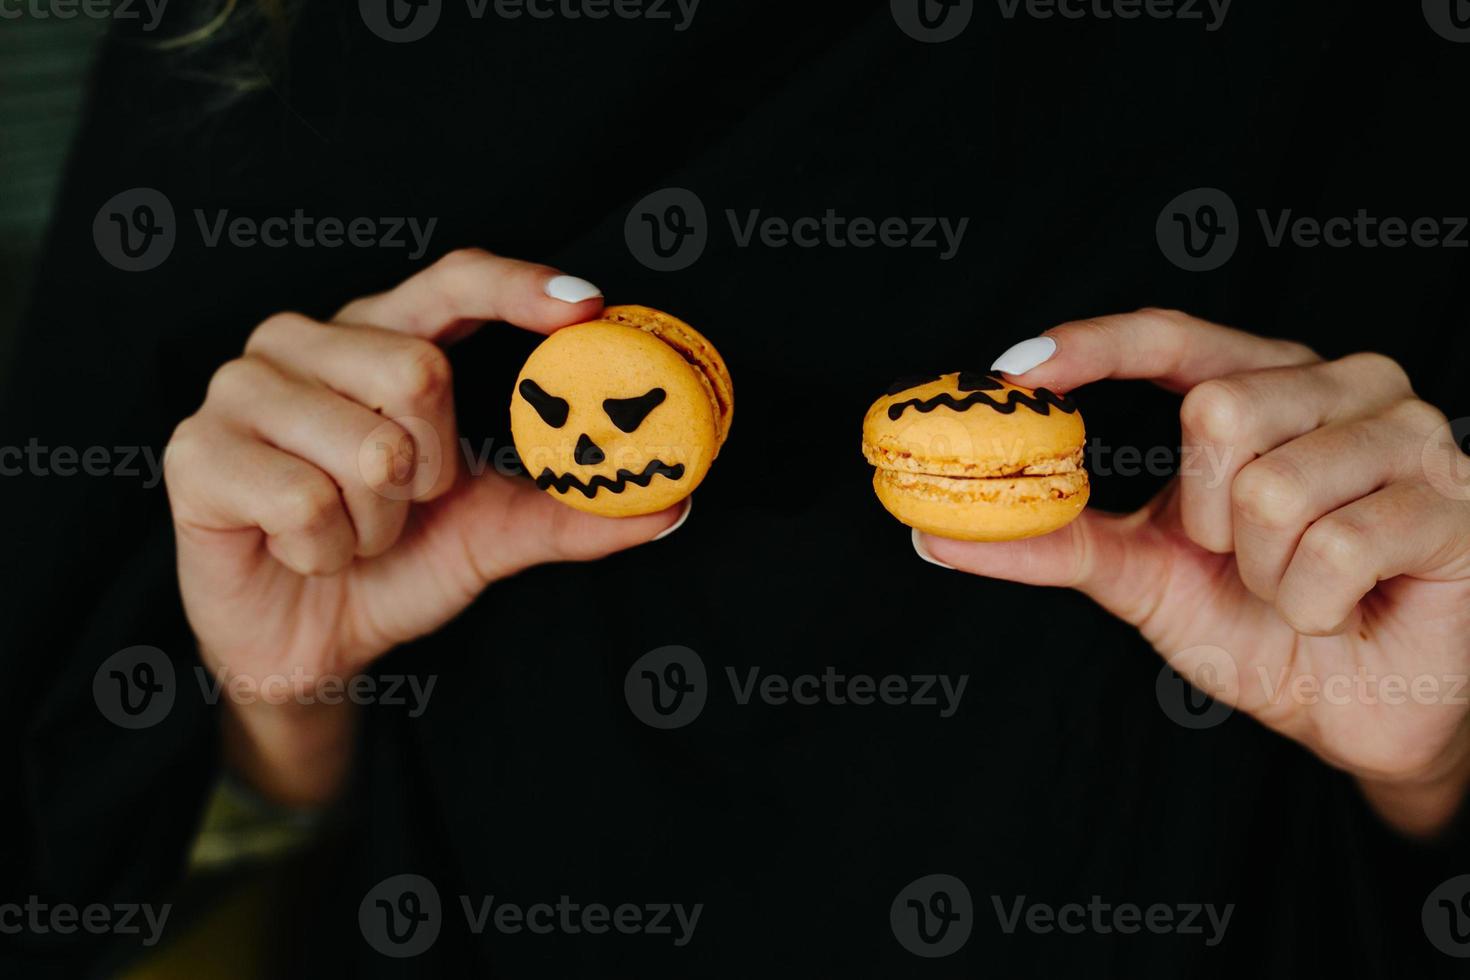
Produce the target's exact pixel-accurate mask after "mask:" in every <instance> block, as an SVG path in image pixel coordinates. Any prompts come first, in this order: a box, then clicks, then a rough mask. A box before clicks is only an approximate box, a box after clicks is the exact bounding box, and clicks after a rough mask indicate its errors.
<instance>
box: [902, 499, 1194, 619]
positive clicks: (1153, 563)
mask: <svg viewBox="0 0 1470 980" xmlns="http://www.w3.org/2000/svg"><path fill="white" fill-rule="evenodd" d="M914 542H915V546H916V547H918V548H920V549H921V550H920V554H921V555H922V554H924V553H925V552H927V553H928V555H929V556H931V557H932V558H934V559H937V560H938V561H940V562H942V563H943V564H946V565H949V566H950V567H952V568H956V569H959V570H961V571H966V572H971V573H973V574H975V575H984V576H986V577H987V578H998V579H1005V580H1007V581H1011V582H1022V583H1024V584H1027V585H1052V586H1062V587H1065V588H1071V589H1078V590H1079V591H1081V592H1084V593H1086V594H1087V595H1089V596H1091V597H1092V598H1093V599H1094V600H1095V601H1096V602H1097V603H1098V604H1099V605H1101V606H1102V607H1103V608H1105V609H1107V610H1108V611H1109V612H1111V613H1112V614H1113V615H1115V616H1117V617H1118V618H1119V619H1122V620H1124V621H1125V622H1127V623H1130V624H1132V625H1134V626H1141V625H1142V624H1143V622H1144V620H1145V619H1146V618H1147V616H1148V615H1149V613H1150V612H1152V611H1153V610H1154V609H1155V608H1156V607H1157V605H1158V600H1159V597H1160V596H1162V595H1163V590H1164V588H1165V585H1166V584H1167V582H1166V578H1167V573H1168V562H1167V559H1166V555H1167V551H1166V544H1165V542H1164V541H1163V540H1162V534H1161V532H1160V530H1159V529H1158V527H1157V526H1155V525H1153V524H1151V523H1149V521H1148V518H1147V515H1146V512H1144V511H1140V512H1138V513H1136V514H1130V515H1127V516H1119V515H1115V514H1107V513H1103V512H1101V511H1095V510H1085V511H1083V512H1082V514H1081V516H1080V517H1078V518H1077V519H1076V520H1075V521H1073V522H1072V523H1071V524H1068V525H1067V526H1066V527H1064V528H1062V529H1060V530H1058V531H1053V532H1052V533H1051V534H1044V535H1042V536H1041V537H1036V538H1025V539H1023V540H1020V541H994V542H971V541H953V540H950V539H948V538H940V537H935V536H934V535H930V534H923V533H916V534H915V536H914Z"/></svg>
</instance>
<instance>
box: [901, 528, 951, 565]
mask: <svg viewBox="0 0 1470 980" xmlns="http://www.w3.org/2000/svg"><path fill="white" fill-rule="evenodd" d="M912 540H913V542H914V551H916V552H918V554H919V557H920V558H922V559H924V560H925V561H927V562H928V563H929V564H931V565H938V566H939V567H940V568H947V569H949V570H950V571H951V572H953V571H955V570H956V569H955V567H954V566H953V565H946V564H945V563H944V562H942V561H940V560H939V559H938V558H935V557H934V556H933V555H931V554H929V551H928V549H926V548H925V547H924V539H923V538H921V537H919V529H918V528H914V533H913V537H912Z"/></svg>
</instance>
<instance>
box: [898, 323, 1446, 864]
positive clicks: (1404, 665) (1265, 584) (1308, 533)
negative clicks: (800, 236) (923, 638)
mask: <svg viewBox="0 0 1470 980" xmlns="http://www.w3.org/2000/svg"><path fill="white" fill-rule="evenodd" d="M1045 336H1047V337H1050V338H1051V339H1052V340H1054V341H1055V342H1056V349H1055V353H1053V354H1052V355H1051V356H1050V357H1049V358H1048V359H1047V360H1045V361H1044V362H1043V363H1041V364H1040V365H1038V366H1036V367H1034V368H1032V369H1031V370H1029V371H1026V373H1024V374H1019V375H1012V376H1011V377H1012V378H1013V379H1014V380H1015V381H1016V382H1017V383H1019V384H1023V385H1026V386H1028V387H1032V388H1040V387H1046V388H1050V389H1052V390H1054V391H1061V392H1065V391H1070V390H1072V389H1075V388H1077V387H1078V386H1079V385H1083V384H1086V383H1088V382H1090V381H1095V380H1098V379H1100V378H1148V379H1151V380H1153V381H1154V382H1155V383H1157V384H1159V385H1162V386H1163V387H1165V388H1168V389H1170V390H1172V391H1176V392H1179V393H1181V394H1183V395H1184V402H1183V404H1182V406H1181V409H1180V418H1181V422H1182V429H1183V443H1184V455H1183V459H1182V465H1181V467H1180V473H1179V475H1178V476H1176V477H1175V478H1174V479H1173V480H1172V481H1171V482H1170V483H1169V485H1168V486H1167V487H1166V488H1165V489H1164V490H1163V491H1162V492H1161V493H1160V494H1159V496H1158V497H1156V498H1155V499H1154V500H1153V501H1152V502H1151V503H1150V504H1149V505H1148V506H1146V507H1144V508H1143V510H1141V511H1139V512H1137V513H1135V514H1130V515H1126V516H1118V515H1111V514H1104V513H1101V512H1098V511H1094V510H1088V511H1085V512H1084V513H1083V514H1082V516H1081V518H1079V519H1078V520H1077V521H1075V522H1074V523H1072V524H1070V525H1068V526H1067V527H1066V528H1064V529H1062V530H1060V531H1057V532H1054V533H1052V534H1050V535H1047V536H1045V537H1041V538H1033V539H1030V540H1025V541H1008V542H1001V543H988V544H973V543H967V542H958V541H948V540H944V539H940V538H935V537H931V536H928V535H922V536H916V538H915V543H916V546H918V547H920V548H921V549H922V551H921V553H923V551H927V552H928V553H929V555H930V556H932V557H933V558H934V559H937V560H938V561H939V562H941V563H944V564H948V565H951V566H954V567H956V568H959V569H963V570H965V571H969V572H974V573H976V574H979V575H987V576H992V577H996V578H1005V579H1012V580H1015V581H1019V582H1027V583H1031V584H1036V585H1061V586H1070V587H1072V588H1076V589H1080V590H1082V591H1083V592H1085V593H1086V594H1088V595H1089V596H1091V597H1092V598H1093V599H1095V600H1096V601H1097V602H1098V603H1100V604H1101V605H1102V606H1103V607H1105V608H1106V609H1107V610H1109V611H1110V612H1112V613H1113V614H1114V615H1116V616H1119V617H1121V618H1122V619H1124V620H1126V621H1127V622H1129V623H1131V624H1133V625H1134V626H1137V627H1138V629H1139V630H1140V631H1141V632H1142V633H1143V635H1144V637H1145V638H1146V639H1147V640H1148V641H1149V642H1150V643H1151V644H1152V645H1153V646H1154V648H1155V649H1157V650H1158V651H1159V652H1160V653H1161V654H1163V656H1164V658H1165V659H1166V660H1168V661H1169V662H1170V664H1171V665H1173V667H1174V668H1175V669H1177V670H1178V671H1179V673H1180V674H1181V675H1183V676H1184V677H1186V678H1188V679H1189V680H1190V681H1191V682H1192V683H1194V684H1195V685H1196V686H1198V687H1200V688H1201V689H1202V690H1204V691H1206V693H1208V694H1210V695H1212V696H1214V697H1215V698H1216V699H1217V700H1220V701H1224V702H1227V703H1230V704H1232V705H1234V706H1235V707H1236V708H1237V709H1238V710H1242V711H1245V712H1247V713H1249V714H1251V715H1252V716H1254V717H1255V718H1256V719H1258V720H1259V721H1260V722H1261V723H1263V724H1265V725H1266V726H1268V727H1270V728H1272V729H1274V730H1276V731H1278V732H1281V733H1282V734H1284V735H1287V736H1289V737H1291V738H1293V739H1296V740H1297V741H1299V742H1301V743H1302V744H1303V745H1306V746H1307V747H1308V748H1310V749H1311V750H1312V751H1314V752H1315V753H1317V754H1318V755H1319V756H1321V757H1322V758H1323V759H1325V760H1326V761H1327V762H1329V763H1331V764H1332V765H1334V766H1337V767H1339V768H1341V769H1343V770H1344V771H1346V772H1348V773H1350V774H1352V775H1353V776H1354V777H1356V778H1357V779H1358V781H1359V782H1360V784H1361V785H1362V787H1363V789H1364V792H1365V793H1366V795H1367V797H1368V799H1369V801H1370V802H1371V803H1372V804H1373V805H1374V807H1375V808H1376V809H1377V810H1378V812H1379V813H1380V814H1382V815H1383V817H1384V818H1385V819H1386V820H1388V821H1389V822H1390V823H1391V824H1393V825H1394V826H1396V827H1398V828H1399V829H1400V830H1402V831H1403V832H1405V833H1408V834H1413V835H1417V836H1428V835H1432V834H1434V833H1435V832H1436V831H1438V830H1440V829H1442V828H1443V827H1444V825H1445V824H1447V823H1448V821H1449V820H1450V819H1451V817H1452V816H1453V815H1454V813H1455V811H1456V809H1457V807H1458V806H1459V804H1460V802H1461V800H1462V799H1463V798H1464V796H1465V794H1466V787H1467V786H1470V706H1467V704H1470V687H1467V683H1466V679H1467V677H1470V460H1467V459H1466V457H1465V455H1464V454H1463V453H1461V452H1460V449H1459V447H1458V446H1457V445H1456V442H1455V439H1454V437H1453V436H1452V435H1451V430H1450V427H1449V425H1448V424H1447V423H1446V421H1445V417H1444V416H1443V415H1442V414H1441V413H1440V412H1439V411H1438V410H1436V409H1435V408H1433V407H1431V406H1430V405H1427V404H1425V403H1424V402H1423V401H1420V400H1419V399H1418V398H1417V397H1415V395H1414V391H1413V389H1412V388H1411V387H1410V384H1409V379H1408V377H1407V376H1406V375H1405V373H1404V371H1403V369H1402V368H1401V367H1399V365H1398V364H1397V363H1396V362H1394V361H1392V360H1390V359H1389V358H1387V357H1384V356H1382V355H1380V354H1355V355H1352V356H1350V357H1344V358H1342V359H1340V360H1336V361H1324V360H1323V359H1322V358H1320V357H1319V356H1317V355H1316V354H1315V353H1313V352H1312V351H1311V350H1309V349H1308V348H1306V347H1303V346H1301V345H1299V344H1295V343H1290V342H1287V341H1280V340H1268V339H1265V338H1262V337H1257V336H1254V335H1252V334H1248V333H1243V332H1241V331H1238V330H1231V329H1229V328H1226V327H1220V326H1217V325H1215V324H1211V323H1206V322H1204V321H1201V320H1197V319H1194V318H1192V317H1188V316H1185V315H1183V314H1180V313H1175V312H1168V311H1160V310H1142V311H1139V312H1138V313H1132V314H1127V315H1122V316H1114V317H1106V318H1101V319H1097V320H1087V321H1081V322H1077V323H1069V324H1066V325H1065V326H1061V327H1057V328H1055V329H1053V330H1049V331H1047V333H1046V334H1045ZM1040 346H1041V347H1042V348H1043V349H1044V348H1045V345H1044V344H1042V345H1040ZM1031 349H1032V350H1034V349H1035V347H1033V348H1031ZM1033 359H1034V358H1033ZM1014 366H1016V367H1018V368H1019V367H1021V366H1023V365H1014Z"/></svg>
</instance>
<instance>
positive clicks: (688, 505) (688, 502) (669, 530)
mask: <svg viewBox="0 0 1470 980" xmlns="http://www.w3.org/2000/svg"><path fill="white" fill-rule="evenodd" d="M693 509H694V498H693V497H685V498H684V513H682V514H680V515H679V519H678V520H677V521H675V522H674V523H672V524H670V525H669V526H668V527H666V528H664V529H663V530H662V531H660V532H658V534H657V535H655V536H654V539H653V540H655V541H662V540H663V539H664V538H666V537H668V536H669V535H671V534H673V533H674V532H675V531H677V530H679V528H681V527H683V526H684V522H685V521H687V520H689V512H690V511H691V510H693Z"/></svg>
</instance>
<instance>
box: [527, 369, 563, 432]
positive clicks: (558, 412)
mask: <svg viewBox="0 0 1470 980" xmlns="http://www.w3.org/2000/svg"><path fill="white" fill-rule="evenodd" d="M520 392H521V397H522V398H524V399H525V400H526V401H528V402H530V403H531V407H532V408H534V409H535V410H536V414H537V415H539V416H541V421H543V422H545V423H546V424H547V425H549V426H551V427H552V428H553V429H560V428H561V427H562V426H564V425H566V424H567V414H568V413H569V412H571V406H570V405H568V404H567V400H566V399H565V398H558V397H556V396H555V395H552V394H549V393H547V391H546V389H545V388H542V387H541V386H540V385H538V384H537V383H536V382H534V381H532V380H531V379H530V378H527V379H526V380H525V381H522V382H521V387H520Z"/></svg>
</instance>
